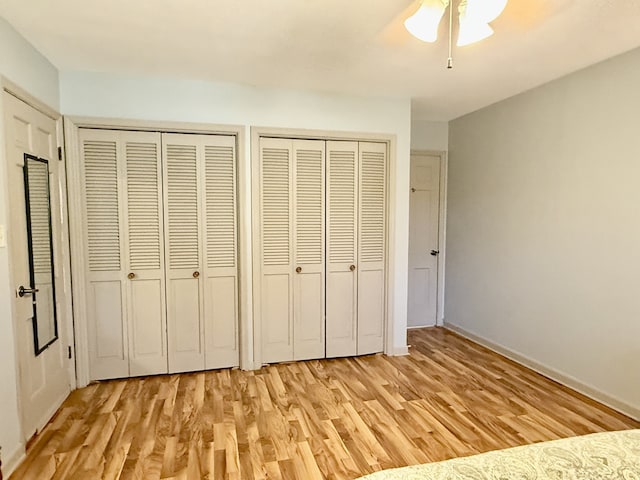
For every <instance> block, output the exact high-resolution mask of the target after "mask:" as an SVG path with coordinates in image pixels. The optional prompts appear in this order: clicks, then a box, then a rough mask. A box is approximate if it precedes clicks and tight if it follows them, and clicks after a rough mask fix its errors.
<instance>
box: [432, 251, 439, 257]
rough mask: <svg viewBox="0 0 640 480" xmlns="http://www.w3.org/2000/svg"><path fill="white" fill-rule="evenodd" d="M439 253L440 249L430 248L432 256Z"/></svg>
mask: <svg viewBox="0 0 640 480" xmlns="http://www.w3.org/2000/svg"><path fill="white" fill-rule="evenodd" d="M439 253H440V250H431V255H433V256H434V257H435V256H436V255H438V254H439Z"/></svg>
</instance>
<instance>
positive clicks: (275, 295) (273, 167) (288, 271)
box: [256, 138, 294, 363]
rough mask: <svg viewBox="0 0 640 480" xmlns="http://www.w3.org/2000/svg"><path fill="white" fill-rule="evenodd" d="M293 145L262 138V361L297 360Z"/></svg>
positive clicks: (259, 311) (281, 140) (285, 141)
mask: <svg viewBox="0 0 640 480" xmlns="http://www.w3.org/2000/svg"><path fill="white" fill-rule="evenodd" d="M292 156H293V145H292V141H291V140H286V139H274V138H260V174H259V175H260V181H259V189H260V191H259V194H258V195H259V210H260V212H259V216H260V225H259V228H260V233H259V238H260V246H259V248H258V250H259V256H260V260H259V265H258V266H259V268H260V270H261V271H260V272H259V274H258V278H259V281H260V282H261V285H260V289H259V290H260V298H259V299H258V302H257V303H258V305H257V307H258V308H256V316H257V317H258V318H259V321H260V325H261V331H262V334H261V337H262V338H261V343H262V361H263V362H265V363H272V362H283V361H287V360H293V357H294V353H293V278H292V270H293V268H292V250H293V228H292V225H293V199H292V190H293V189H292V179H293V172H292V170H293V169H292V168H291V163H292Z"/></svg>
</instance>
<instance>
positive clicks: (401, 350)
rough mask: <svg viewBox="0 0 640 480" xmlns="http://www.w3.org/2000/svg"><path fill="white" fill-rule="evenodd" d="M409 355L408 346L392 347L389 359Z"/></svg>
mask: <svg viewBox="0 0 640 480" xmlns="http://www.w3.org/2000/svg"><path fill="white" fill-rule="evenodd" d="M405 355H409V345H405V346H404V347H393V350H392V351H391V352H390V353H389V356H391V357H403V356H405Z"/></svg>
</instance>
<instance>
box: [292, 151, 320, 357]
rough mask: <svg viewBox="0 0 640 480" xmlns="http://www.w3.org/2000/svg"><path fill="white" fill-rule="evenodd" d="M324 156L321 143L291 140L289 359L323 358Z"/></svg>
mask: <svg viewBox="0 0 640 480" xmlns="http://www.w3.org/2000/svg"><path fill="white" fill-rule="evenodd" d="M324 155H325V142H324V141H322V140H294V141H293V163H292V166H293V207H294V208H293V260H294V261H293V265H294V267H295V268H294V271H295V273H294V274H293V304H294V307H293V318H294V326H293V356H294V360H308V359H312V358H324V356H325V322H324V303H325V298H324V289H325V286H324V283H325V278H324V253H325V252H324V251H325V245H324Z"/></svg>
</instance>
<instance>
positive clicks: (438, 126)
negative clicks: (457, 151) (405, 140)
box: [411, 117, 449, 152]
mask: <svg viewBox="0 0 640 480" xmlns="http://www.w3.org/2000/svg"><path fill="white" fill-rule="evenodd" d="M448 148H449V123H447V122H433V121H430V120H421V119H419V118H415V117H413V118H412V119H411V150H434V151H439V152H445V151H447V149H448Z"/></svg>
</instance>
